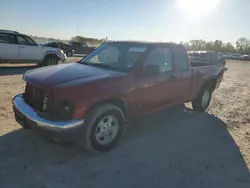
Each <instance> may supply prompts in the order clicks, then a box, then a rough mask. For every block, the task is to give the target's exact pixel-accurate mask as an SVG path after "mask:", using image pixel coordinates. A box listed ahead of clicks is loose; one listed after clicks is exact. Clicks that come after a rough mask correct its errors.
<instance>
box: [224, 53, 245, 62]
mask: <svg viewBox="0 0 250 188" xmlns="http://www.w3.org/2000/svg"><path fill="white" fill-rule="evenodd" d="M223 57H224V59H229V60H239V59H240V57H241V55H240V54H238V53H229V52H225V53H224V55H223Z"/></svg>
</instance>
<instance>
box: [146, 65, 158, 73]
mask: <svg viewBox="0 0 250 188" xmlns="http://www.w3.org/2000/svg"><path fill="white" fill-rule="evenodd" d="M160 72H161V71H160V66H158V65H146V66H145V67H144V69H143V74H144V75H157V74H160Z"/></svg>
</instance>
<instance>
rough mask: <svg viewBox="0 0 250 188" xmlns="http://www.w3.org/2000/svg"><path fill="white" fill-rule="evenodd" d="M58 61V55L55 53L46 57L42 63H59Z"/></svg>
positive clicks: (45, 64) (43, 64)
mask: <svg viewBox="0 0 250 188" xmlns="http://www.w3.org/2000/svg"><path fill="white" fill-rule="evenodd" d="M58 62H59V59H58V57H56V56H55V55H49V56H47V57H46V58H45V59H44V61H43V62H42V64H41V65H42V66H50V65H57V64H58Z"/></svg>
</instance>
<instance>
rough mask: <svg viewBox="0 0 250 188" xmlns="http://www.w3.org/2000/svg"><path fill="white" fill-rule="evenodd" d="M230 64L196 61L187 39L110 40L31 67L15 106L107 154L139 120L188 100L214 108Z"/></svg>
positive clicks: (20, 116) (22, 118)
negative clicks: (62, 60)
mask: <svg viewBox="0 0 250 188" xmlns="http://www.w3.org/2000/svg"><path fill="white" fill-rule="evenodd" d="M224 70H225V68H224V66H223V65H222V64H211V65H208V64H206V66H204V64H202V63H201V64H197V62H196V63H195V64H194V65H192V63H190V62H189V58H188V55H187V52H186V50H185V48H184V46H182V45H179V44H173V43H148V42H107V43H104V44H103V45H101V46H100V47H99V48H97V49H96V50H95V51H93V52H92V53H90V54H89V55H88V56H86V57H84V58H83V59H82V60H80V61H79V62H77V63H68V64H61V65H56V66H50V67H45V68H38V69H34V70H30V71H28V72H26V73H25V74H24V75H23V79H24V81H25V82H26V89H25V92H24V93H23V94H19V95H17V96H15V97H14V99H13V109H14V112H15V118H16V121H17V122H18V123H20V124H21V125H22V127H23V128H27V129H31V130H34V131H36V132H38V133H42V135H47V136H49V137H50V138H56V139H59V140H63V141H74V142H77V143H79V144H80V145H82V146H84V147H85V149H87V150H88V151H95V152H103V151H108V150H110V149H111V148H113V147H114V146H115V145H116V144H117V143H118V142H119V140H120V138H121V137H122V135H123V133H124V130H125V125H126V124H127V123H128V122H129V121H130V120H131V119H133V118H137V117H141V116H143V115H146V114H149V113H152V112H155V111H158V110H161V109H163V108H166V107H170V106H174V105H178V104H182V103H186V102H191V103H192V106H193V109H194V110H195V111H204V110H206V108H207V107H208V105H209V103H210V100H211V96H212V92H213V91H214V90H215V89H216V88H218V87H219V85H220V83H221V81H222V78H223V74H224Z"/></svg>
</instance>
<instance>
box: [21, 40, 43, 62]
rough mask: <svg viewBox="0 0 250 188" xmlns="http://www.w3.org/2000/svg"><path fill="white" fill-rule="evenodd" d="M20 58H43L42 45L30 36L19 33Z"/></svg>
mask: <svg viewBox="0 0 250 188" xmlns="http://www.w3.org/2000/svg"><path fill="white" fill-rule="evenodd" d="M17 42H18V49H19V59H20V60H34V61H36V60H40V59H41V58H42V52H41V46H40V45H38V44H37V43H36V42H35V41H33V40H32V39H30V38H29V37H26V36H22V35H17Z"/></svg>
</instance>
